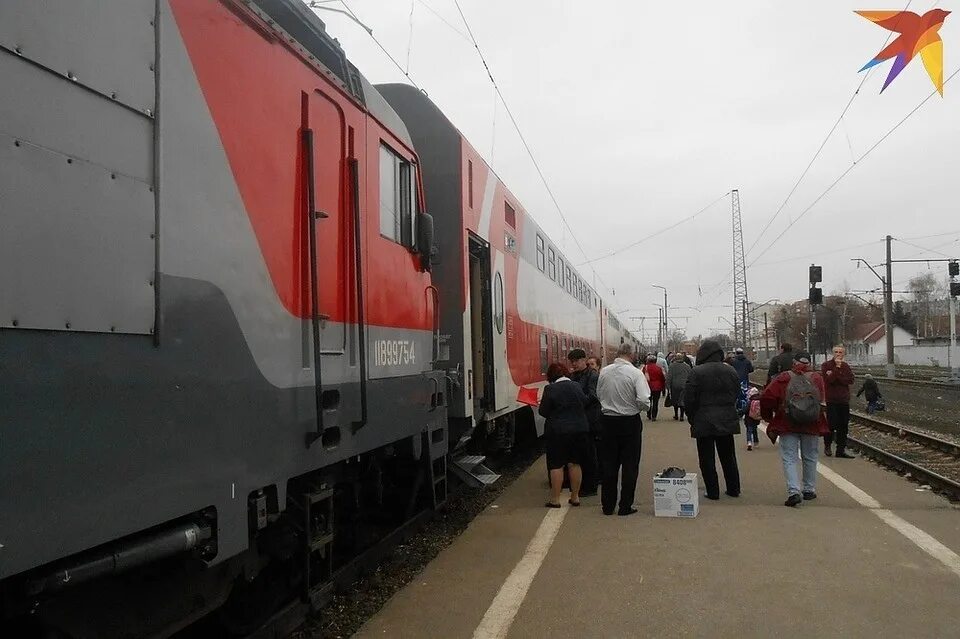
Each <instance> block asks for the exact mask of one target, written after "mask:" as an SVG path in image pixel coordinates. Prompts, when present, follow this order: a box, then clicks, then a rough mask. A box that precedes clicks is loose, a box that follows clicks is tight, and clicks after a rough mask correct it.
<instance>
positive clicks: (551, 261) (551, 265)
mask: <svg viewBox="0 0 960 639" xmlns="http://www.w3.org/2000/svg"><path fill="white" fill-rule="evenodd" d="M547 275H549V276H550V279H551V280H555V279H557V255H556V253H554V252H553V249H552V248H551V249H547Z"/></svg>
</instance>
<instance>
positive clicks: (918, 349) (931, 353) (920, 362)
mask: <svg viewBox="0 0 960 639" xmlns="http://www.w3.org/2000/svg"><path fill="white" fill-rule="evenodd" d="M958 357H960V348H954V349H953V365H954V366H958V365H960V361H958V359H957V358H958ZM893 360H894V362H895V363H897V364H902V365H904V366H937V367H943V368H946V366H947V345H946V344H942V345H939V344H938V345H927V344H924V345H921V346H895V347H894V349H893ZM848 361H849V362H850V363H851V364H861V365H864V366H882V365H884V364H886V363H887V355H886V353H880V354H878V355H877V354H875V355H861V356H859V357H848Z"/></svg>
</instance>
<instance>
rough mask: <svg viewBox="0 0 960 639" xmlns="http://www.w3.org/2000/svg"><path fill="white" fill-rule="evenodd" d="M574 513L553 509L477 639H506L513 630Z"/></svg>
mask: <svg viewBox="0 0 960 639" xmlns="http://www.w3.org/2000/svg"><path fill="white" fill-rule="evenodd" d="M569 510H570V509H569V508H567V507H566V506H564V507H563V508H559V509H551V510H550V511H548V512H547V514H546V515H545V516H544V517H543V521H542V522H540V527H539V528H537V532H536V533H535V534H534V535H533V539H531V540H530V543H529V544H528V545H527V549H526V550H525V551H524V552H523V557H521V558H520V561H518V562H517V565H516V566H514V567H513V571H512V572H511V573H510V576H508V577H507V580H506V581H504V582H503V585H502V586H500V590H499V591H497V596H496V597H494V598H493V603H491V604H490V607H489V608H487V612H486V613H485V614H484V615H483V619H482V620H481V621H480V625H479V626H477V629H476V630H474V631H473V639H503V638H504V637H506V636H507V631H509V630H510V625H511V624H512V623H513V620H514V618H515V617H516V616H517V611H519V610H520V605H521V604H522V603H523V600H524V598H526V596H527V591H528V590H529V589H530V584H532V583H533V578H534V577H536V576H537V572H538V571H539V570H540V566H541V565H542V564H543V559H544V558H545V557H546V556H547V552H548V551H549V550H550V546H552V545H553V540H554V539H555V538H556V536H557V532H558V531H559V530H560V524H562V523H563V518H564V517H566V516H567V511H569Z"/></svg>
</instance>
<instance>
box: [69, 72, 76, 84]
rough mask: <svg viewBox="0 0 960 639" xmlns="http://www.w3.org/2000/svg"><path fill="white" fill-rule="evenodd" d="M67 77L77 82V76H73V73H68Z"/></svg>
mask: <svg viewBox="0 0 960 639" xmlns="http://www.w3.org/2000/svg"><path fill="white" fill-rule="evenodd" d="M67 77H68V78H70V79H71V80H73V81H74V82H76V81H77V76H75V75H74V74H73V71H67Z"/></svg>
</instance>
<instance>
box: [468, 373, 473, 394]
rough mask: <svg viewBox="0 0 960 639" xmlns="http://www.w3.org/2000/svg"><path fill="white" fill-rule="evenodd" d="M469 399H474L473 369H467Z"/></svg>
mask: <svg viewBox="0 0 960 639" xmlns="http://www.w3.org/2000/svg"><path fill="white" fill-rule="evenodd" d="M467 399H473V369H472V368H471V369H470V370H468V371H467Z"/></svg>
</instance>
